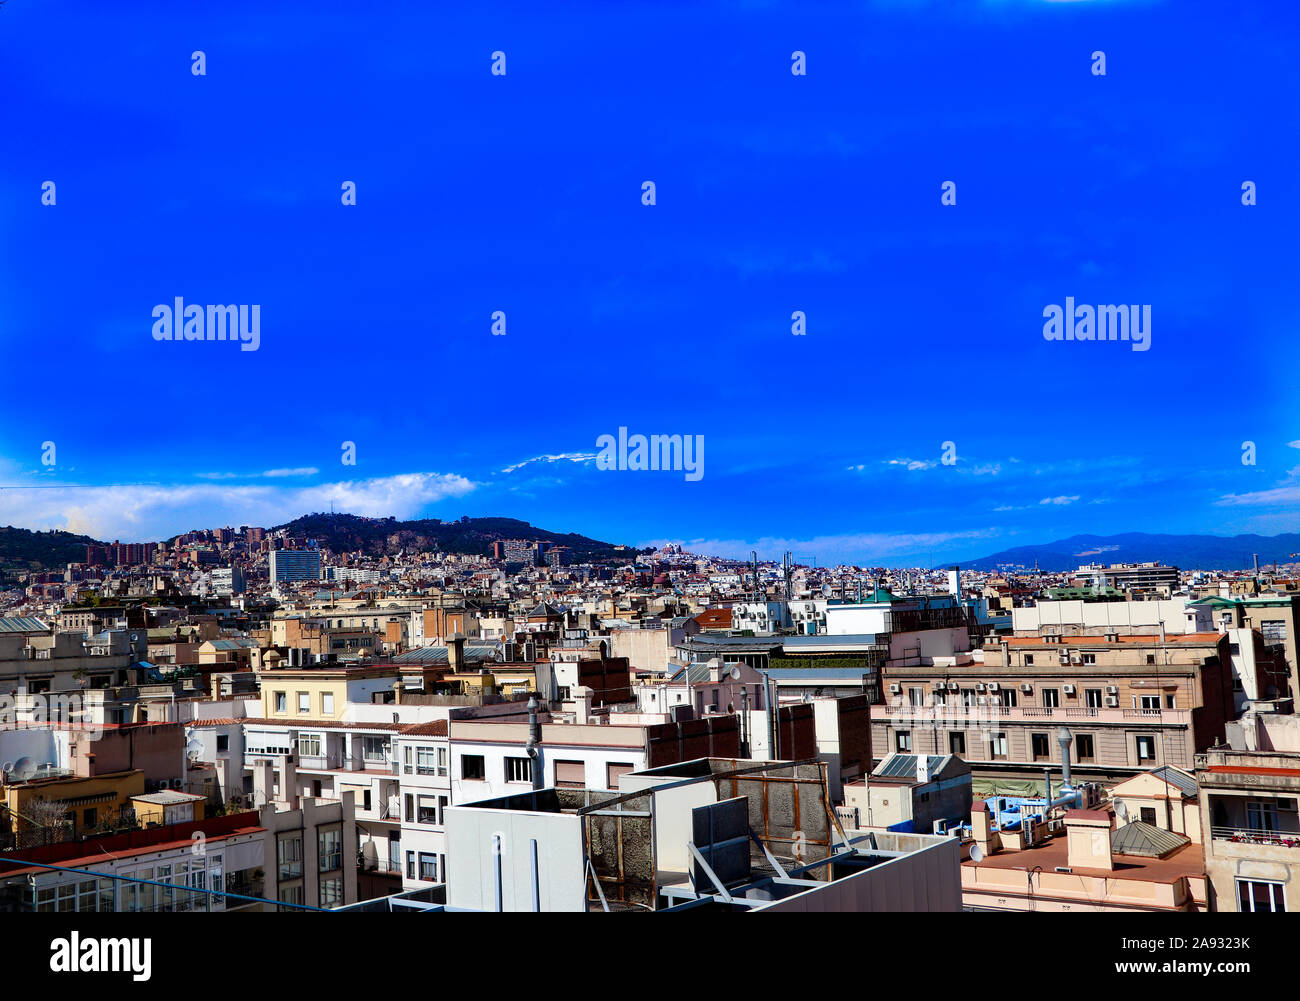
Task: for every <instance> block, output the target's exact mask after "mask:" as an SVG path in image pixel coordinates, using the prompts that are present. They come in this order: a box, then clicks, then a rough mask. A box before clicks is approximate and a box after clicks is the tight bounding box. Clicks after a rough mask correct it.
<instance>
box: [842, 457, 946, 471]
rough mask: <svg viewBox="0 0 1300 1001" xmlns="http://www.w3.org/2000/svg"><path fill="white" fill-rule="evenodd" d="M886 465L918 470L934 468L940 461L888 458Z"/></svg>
mask: <svg viewBox="0 0 1300 1001" xmlns="http://www.w3.org/2000/svg"><path fill="white" fill-rule="evenodd" d="M885 465H887V466H902V467H904V468H905V469H908V470H917V469H933V468H934V467H935V466H937V465H939V463H938V461H937V460H935V459H886V460H885ZM858 468H859V469H861V468H862V467H861V466H859V467H858Z"/></svg>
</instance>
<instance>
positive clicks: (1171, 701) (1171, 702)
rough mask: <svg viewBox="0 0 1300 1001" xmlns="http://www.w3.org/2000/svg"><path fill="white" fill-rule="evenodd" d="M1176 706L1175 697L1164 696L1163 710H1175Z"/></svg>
mask: <svg viewBox="0 0 1300 1001" xmlns="http://www.w3.org/2000/svg"><path fill="white" fill-rule="evenodd" d="M1176 705H1177V699H1176V697H1175V696H1173V695H1166V696H1165V708H1166V709H1173V708H1175V706H1176Z"/></svg>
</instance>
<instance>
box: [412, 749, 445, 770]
mask: <svg viewBox="0 0 1300 1001" xmlns="http://www.w3.org/2000/svg"><path fill="white" fill-rule="evenodd" d="M434 758H435V755H434V749H433V748H432V747H417V748H416V749H415V771H416V774H418V775H434V774H436V773H437V771H438V766H437V764H436V763H435V760H434ZM442 774H444V775H446V774H447V772H446V769H444V770H443V772H442Z"/></svg>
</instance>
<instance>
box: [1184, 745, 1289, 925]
mask: <svg viewBox="0 0 1300 1001" xmlns="http://www.w3.org/2000/svg"><path fill="white" fill-rule="evenodd" d="M1196 782H1197V785H1198V787H1199V813H1200V817H1199V821H1200V827H1201V830H1202V831H1203V832H1204V844H1205V868H1206V872H1207V874H1208V876H1209V880H1210V884H1211V894H1212V899H1213V903H1214V908H1215V909H1216V910H1220V911H1249V912H1256V911H1268V912H1281V911H1287V910H1297V909H1300V812H1297V803H1300V753H1298V752H1296V751H1267V752H1264V751H1243V750H1236V749H1233V748H1231V747H1214V748H1209V749H1208V750H1206V751H1205V752H1204V753H1202V754H1198V755H1197V756H1196Z"/></svg>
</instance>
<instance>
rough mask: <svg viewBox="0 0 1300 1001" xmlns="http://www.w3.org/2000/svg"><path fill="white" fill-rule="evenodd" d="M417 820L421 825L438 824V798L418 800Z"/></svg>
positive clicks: (421, 798)
mask: <svg viewBox="0 0 1300 1001" xmlns="http://www.w3.org/2000/svg"><path fill="white" fill-rule="evenodd" d="M416 807H417V810H416V814H415V820H416V823H419V824H438V823H441V821H440V820H439V819H438V797H436V796H421V797H419V798H418V799H417V800H416Z"/></svg>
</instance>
